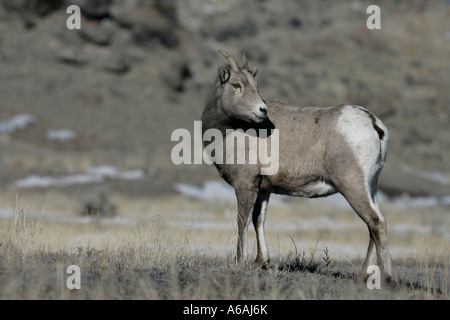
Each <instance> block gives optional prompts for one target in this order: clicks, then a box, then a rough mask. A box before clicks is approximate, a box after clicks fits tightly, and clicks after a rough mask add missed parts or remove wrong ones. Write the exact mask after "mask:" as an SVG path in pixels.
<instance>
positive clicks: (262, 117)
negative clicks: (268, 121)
mask: <svg viewBox="0 0 450 320" xmlns="http://www.w3.org/2000/svg"><path fill="white" fill-rule="evenodd" d="M252 113H253V115H254V116H255V117H256V119H257V120H259V121H257V122H262V121H263V120H264V119H265V118H267V115H263V116H259V115H257V114H256V113H254V112H252Z"/></svg>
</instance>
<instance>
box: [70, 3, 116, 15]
mask: <svg viewBox="0 0 450 320" xmlns="http://www.w3.org/2000/svg"><path fill="white" fill-rule="evenodd" d="M111 4H112V0H64V6H65V7H68V6H70V5H77V6H79V7H80V9H81V12H82V14H83V15H85V16H87V17H90V18H95V19H102V18H105V17H109V15H110V12H109V11H110V7H111Z"/></svg>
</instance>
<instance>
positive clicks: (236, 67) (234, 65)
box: [219, 49, 239, 72]
mask: <svg viewBox="0 0 450 320" xmlns="http://www.w3.org/2000/svg"><path fill="white" fill-rule="evenodd" d="M219 52H220V53H221V54H222V55H223V56H224V57H225V58H227V60H228V62H229V63H230V66H231V69H232V70H233V71H235V72H238V71H239V65H238V64H237V62H236V60H235V59H234V58H233V57H232V56H231V55H230V54H229V53H228V52H226V51H225V50H222V49H220V50H219Z"/></svg>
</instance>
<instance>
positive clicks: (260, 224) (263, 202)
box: [252, 192, 270, 267]
mask: <svg viewBox="0 0 450 320" xmlns="http://www.w3.org/2000/svg"><path fill="white" fill-rule="evenodd" d="M269 197H270V193H262V192H260V193H259V194H258V198H257V200H256V203H255V206H254V207H253V213H252V219H253V225H254V227H255V231H256V242H257V245H258V252H257V254H256V260H255V265H256V266H257V267H265V266H266V264H267V263H268V262H269V250H268V249H267V243H266V236H265V233H264V223H265V221H266V213H267V205H268V204H269Z"/></svg>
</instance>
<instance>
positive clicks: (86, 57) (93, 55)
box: [57, 45, 130, 73]
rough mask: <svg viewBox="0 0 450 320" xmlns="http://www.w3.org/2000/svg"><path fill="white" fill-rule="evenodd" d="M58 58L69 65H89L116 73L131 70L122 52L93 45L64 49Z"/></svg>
mask: <svg viewBox="0 0 450 320" xmlns="http://www.w3.org/2000/svg"><path fill="white" fill-rule="evenodd" d="M57 57H58V59H60V60H61V61H62V62H65V63H68V64H74V65H85V64H89V65H92V66H96V67H99V68H101V69H103V70H106V71H110V72H114V73H124V72H127V71H128V70H129V69H130V67H129V64H128V63H127V62H126V61H125V58H124V56H123V55H122V54H121V53H120V52H117V51H113V50H111V49H109V48H100V47H96V46H92V45H84V46H83V47H82V48H67V49H62V50H61V51H60V52H59V53H58V55H57Z"/></svg>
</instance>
